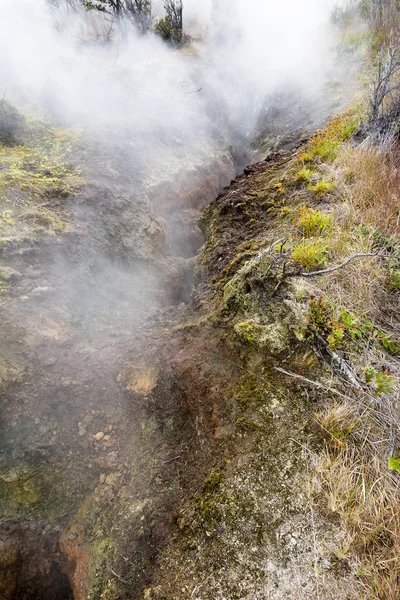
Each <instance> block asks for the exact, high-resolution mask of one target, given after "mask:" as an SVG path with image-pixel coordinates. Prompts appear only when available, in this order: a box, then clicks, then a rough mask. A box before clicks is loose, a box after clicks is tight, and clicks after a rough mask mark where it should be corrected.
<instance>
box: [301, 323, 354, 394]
mask: <svg viewBox="0 0 400 600" xmlns="http://www.w3.org/2000/svg"><path fill="white" fill-rule="evenodd" d="M308 329H309V330H310V331H311V332H312V333H313V334H314V337H315V338H316V339H317V340H318V342H319V343H320V344H321V345H322V347H323V349H324V351H325V352H326V354H327V355H328V356H329V358H330V360H331V361H332V362H333V363H334V364H335V365H336V366H337V367H338V369H339V371H340V372H341V373H343V375H344V376H345V377H346V378H347V379H348V380H349V381H350V383H351V384H352V385H353V386H354V387H355V388H356V389H357V390H361V389H362V387H361V385H360V383H359V382H358V379H357V377H356V375H355V373H353V371H352V370H351V368H350V367H349V365H348V364H347V363H346V361H345V360H344V359H343V358H341V357H340V356H339V355H338V354H336V352H334V351H333V350H332V348H331V347H330V345H329V344H328V342H327V341H326V340H325V339H324V338H323V337H322V335H321V334H319V333H318V331H317V330H316V329H314V327H311V325H309V326H308Z"/></svg>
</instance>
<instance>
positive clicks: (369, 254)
mask: <svg viewBox="0 0 400 600" xmlns="http://www.w3.org/2000/svg"><path fill="white" fill-rule="evenodd" d="M366 257H376V258H392V259H394V260H400V257H398V256H392V255H391V254H379V253H377V252H358V253H357V254H353V255H352V256H349V257H348V258H346V260H345V261H343V262H342V263H340V265H336V266H334V267H329V268H327V269H322V270H321V271H311V272H306V273H301V272H300V273H296V274H297V275H300V277H316V276H319V275H326V274H327V273H333V272H334V271H338V270H339V269H343V267H345V266H346V265H348V264H349V263H350V262H351V261H353V260H355V259H356V258H366ZM294 274H295V273H290V275H294Z"/></svg>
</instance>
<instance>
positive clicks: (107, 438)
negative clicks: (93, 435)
mask: <svg viewBox="0 0 400 600" xmlns="http://www.w3.org/2000/svg"><path fill="white" fill-rule="evenodd" d="M110 438H111V435H105V436H104V437H103V442H108V441H109V439H110Z"/></svg>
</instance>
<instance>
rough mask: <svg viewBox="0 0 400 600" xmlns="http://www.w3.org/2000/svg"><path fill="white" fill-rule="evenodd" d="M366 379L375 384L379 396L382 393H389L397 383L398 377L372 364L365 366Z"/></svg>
mask: <svg viewBox="0 0 400 600" xmlns="http://www.w3.org/2000/svg"><path fill="white" fill-rule="evenodd" d="M364 375H365V381H366V382H367V383H369V384H372V385H374V387H375V392H376V395H377V396H380V395H381V394H389V393H390V392H391V391H392V389H393V386H394V385H395V384H396V381H397V380H396V377H395V376H394V375H393V374H392V373H391V372H390V371H387V370H385V369H381V370H380V371H378V369H376V368H375V367H373V366H372V365H368V366H367V367H364Z"/></svg>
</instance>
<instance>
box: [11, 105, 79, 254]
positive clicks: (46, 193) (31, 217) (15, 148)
mask: <svg viewBox="0 0 400 600" xmlns="http://www.w3.org/2000/svg"><path fill="white" fill-rule="evenodd" d="M10 110H11V109H10ZM12 111H14V112H15V114H16V115H18V118H17V119H16V120H17V122H18V137H15V138H14V141H13V143H12V144H10V143H9V142H7V141H5V140H4V139H3V140H1V141H0V244H1V245H3V246H4V245H7V244H8V243H11V242H13V243H22V242H23V241H25V240H30V239H37V238H38V237H41V236H43V235H46V234H54V233H60V232H61V231H63V229H64V227H65V224H66V221H67V217H68V215H67V213H66V212H65V209H64V204H65V199H66V198H68V197H69V196H74V195H77V194H78V193H79V191H80V189H81V188H82V186H83V184H84V180H83V178H82V176H81V174H80V171H79V170H78V169H77V168H76V167H75V166H73V165H72V164H71V163H70V162H69V161H70V158H71V157H72V153H73V150H74V148H75V146H76V144H77V142H78V139H79V133H78V132H76V131H72V130H58V129H54V128H52V127H50V126H48V125H46V124H45V123H43V122H41V121H38V120H35V119H32V118H29V117H26V116H24V115H22V113H20V112H18V111H17V109H16V108H12ZM0 112H1V110H0ZM14 112H13V114H14Z"/></svg>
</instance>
